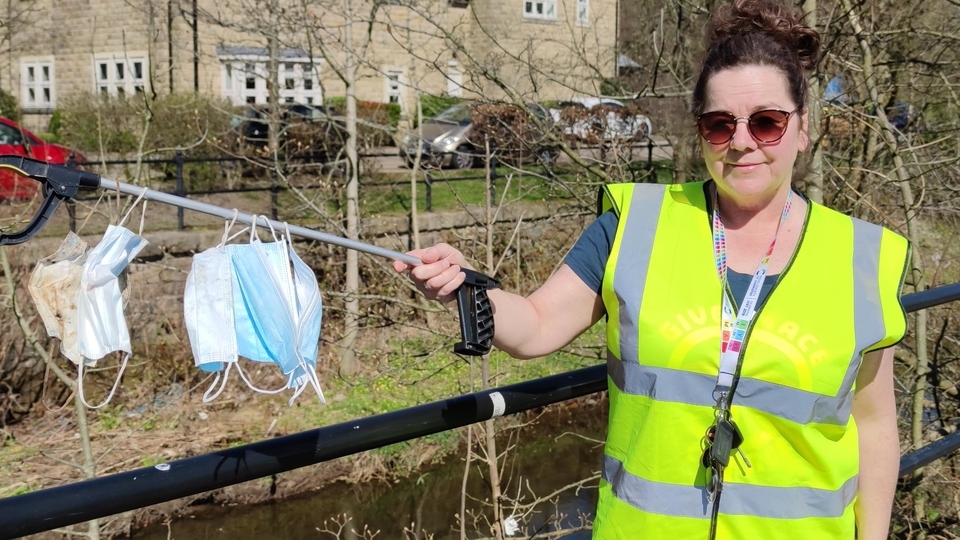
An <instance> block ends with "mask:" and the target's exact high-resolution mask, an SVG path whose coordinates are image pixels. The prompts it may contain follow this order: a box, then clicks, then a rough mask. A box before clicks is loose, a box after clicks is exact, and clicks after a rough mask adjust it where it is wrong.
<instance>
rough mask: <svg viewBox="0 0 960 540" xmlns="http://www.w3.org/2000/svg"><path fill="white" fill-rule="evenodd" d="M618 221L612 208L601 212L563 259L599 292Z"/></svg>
mask: <svg viewBox="0 0 960 540" xmlns="http://www.w3.org/2000/svg"><path fill="white" fill-rule="evenodd" d="M618 222H619V219H618V218H617V215H616V214H615V213H613V211H612V210H608V211H606V212H604V213H603V214H600V217H598V218H597V219H596V220H595V221H594V222H593V223H591V224H590V226H589V227H587V228H586V230H584V231H583V234H581V235H580V238H579V239H577V243H576V244H574V245H573V249H571V250H570V252H569V253H567V257H566V258H565V259H564V261H563V262H565V263H566V264H567V266H569V267H570V269H571V270H573V272H574V273H575V274H577V275H578V276H580V279H582V280H583V282H584V283H586V284H587V286H588V287H590V288H591V289H593V290H595V291H597V294H600V288H601V287H602V286H603V272H604V269H606V267H607V259H609V258H610V249H611V248H612V246H613V238H614V236H615V235H616V234H617V223H618Z"/></svg>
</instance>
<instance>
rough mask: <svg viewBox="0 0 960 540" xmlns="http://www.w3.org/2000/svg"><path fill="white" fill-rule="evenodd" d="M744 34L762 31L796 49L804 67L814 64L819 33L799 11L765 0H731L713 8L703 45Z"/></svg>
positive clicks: (818, 50) (807, 67) (708, 45)
mask: <svg viewBox="0 0 960 540" xmlns="http://www.w3.org/2000/svg"><path fill="white" fill-rule="evenodd" d="M748 33H761V34H766V35H768V36H770V37H772V38H774V39H775V40H777V41H779V42H781V43H783V44H784V45H786V46H788V47H789V48H790V49H792V50H794V51H796V53H797V56H798V58H799V60H800V65H801V67H803V68H804V69H812V68H813V67H814V66H815V65H816V64H817V61H818V59H819V54H820V34H818V33H817V31H816V30H814V29H812V28H810V27H809V26H807V24H806V23H805V22H804V21H803V13H802V12H800V10H798V9H795V8H793V7H789V6H786V5H783V4H780V3H776V2H771V1H768V0H733V2H731V3H730V4H728V5H726V6H722V7H720V8H719V9H717V11H716V13H715V14H714V16H713V18H712V19H711V21H710V27H709V31H708V32H707V39H708V43H707V47H708V48H709V47H710V46H711V45H713V44H715V43H717V42H720V41H725V40H727V39H729V38H731V37H733V36H737V35H743V34H748Z"/></svg>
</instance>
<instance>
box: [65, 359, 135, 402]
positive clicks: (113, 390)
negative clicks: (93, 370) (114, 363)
mask: <svg viewBox="0 0 960 540" xmlns="http://www.w3.org/2000/svg"><path fill="white" fill-rule="evenodd" d="M83 360H84V359H81V360H80V364H79V365H77V393H78V394H80V403H83V405H84V407H86V408H88V409H99V408H100V407H103V406H104V405H106V404H107V403H110V400H111V399H113V394H115V393H116V391H117V387H119V386H120V379H122V378H123V370H125V369H126V368H127V362H128V361H129V360H130V355H129V354H127V353H124V354H123V361H122V362H120V371H119V372H118V373H117V380H115V381H113V388H111V389H110V394H109V395H108V396H107V398H106V399H104V400H103V402H101V403H100V404H99V405H97V406H93V405H90V404H89V403H87V399H86V398H85V397H83V365H84V362H83Z"/></svg>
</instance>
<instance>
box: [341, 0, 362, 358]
mask: <svg viewBox="0 0 960 540" xmlns="http://www.w3.org/2000/svg"><path fill="white" fill-rule="evenodd" d="M343 15H344V17H345V18H346V21H345V25H344V52H345V54H346V61H345V65H344V78H345V79H346V81H344V82H345V83H346V86H347V166H348V168H349V170H350V178H349V180H347V237H348V238H350V239H351V240H359V237H360V207H359V196H360V187H359V186H360V177H359V172H358V168H357V165H358V160H357V64H356V62H357V59H356V57H355V55H354V50H353V13H352V11H351V7H350V0H343ZM346 281H347V283H346V290H345V291H344V292H345V293H346V306H345V307H346V312H345V315H344V321H343V350H342V352H341V355H340V371H341V373H343V374H344V375H354V374H356V373H357V371H358V370H359V367H360V366H359V365H358V364H357V356H356V354H357V352H356V346H357V335H358V333H359V331H360V300H359V299H358V298H357V293H358V292H359V290H360V261H359V258H358V255H357V252H356V251H354V250H352V249H351V250H347V275H346Z"/></svg>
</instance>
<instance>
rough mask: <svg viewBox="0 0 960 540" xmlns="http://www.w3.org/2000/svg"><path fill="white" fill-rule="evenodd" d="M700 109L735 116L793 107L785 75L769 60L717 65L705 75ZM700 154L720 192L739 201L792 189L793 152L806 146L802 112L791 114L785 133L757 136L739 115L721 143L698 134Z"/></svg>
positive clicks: (750, 202)
mask: <svg viewBox="0 0 960 540" xmlns="http://www.w3.org/2000/svg"><path fill="white" fill-rule="evenodd" d="M705 97H706V99H705V101H704V108H703V112H704V113H708V112H714V111H725V112H729V113H732V114H733V115H734V116H735V117H737V118H744V117H748V116H750V115H751V114H752V113H754V112H757V111H761V110H764V109H779V110H782V111H786V112H791V111H793V110H795V109H797V104H795V103H793V101H792V99H791V98H790V94H789V92H788V90H787V81H786V77H784V76H783V74H782V73H781V72H780V71H779V70H778V69H776V68H772V67H768V66H740V67H737V68H732V69H726V70H723V71H719V72H717V73H716V74H714V75H713V76H712V77H710V80H709V81H707V87H706V96H705ZM700 142H701V146H702V153H703V159H704V161H705V162H706V165H707V169H708V170H709V171H710V176H711V177H712V178H713V180H714V181H715V182H716V183H717V189H718V191H719V192H720V194H721V195H723V196H726V197H729V198H731V199H733V200H734V201H736V202H737V204H738V205H742V206H758V205H764V204H766V203H767V202H769V201H771V200H773V199H774V198H775V197H777V195H778V194H785V193H786V192H787V190H789V189H790V179H791V176H792V174H793V164H794V162H795V161H796V159H797V153H798V152H802V151H803V150H805V149H806V148H807V143H808V136H807V127H806V113H805V112H804V111H798V112H797V113H794V114H792V115H790V117H789V119H788V124H787V130H786V132H785V133H784V135H783V138H781V139H780V140H778V141H776V142H772V143H763V142H760V141H758V140H757V139H755V138H754V137H753V136H752V135H751V134H750V131H749V130H748V129H747V122H746V120H738V121H737V128H736V131H735V132H734V135H733V138H732V139H730V141H728V142H725V143H723V144H711V143H709V142H707V141H706V140H704V139H703V138H701V139H700Z"/></svg>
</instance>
